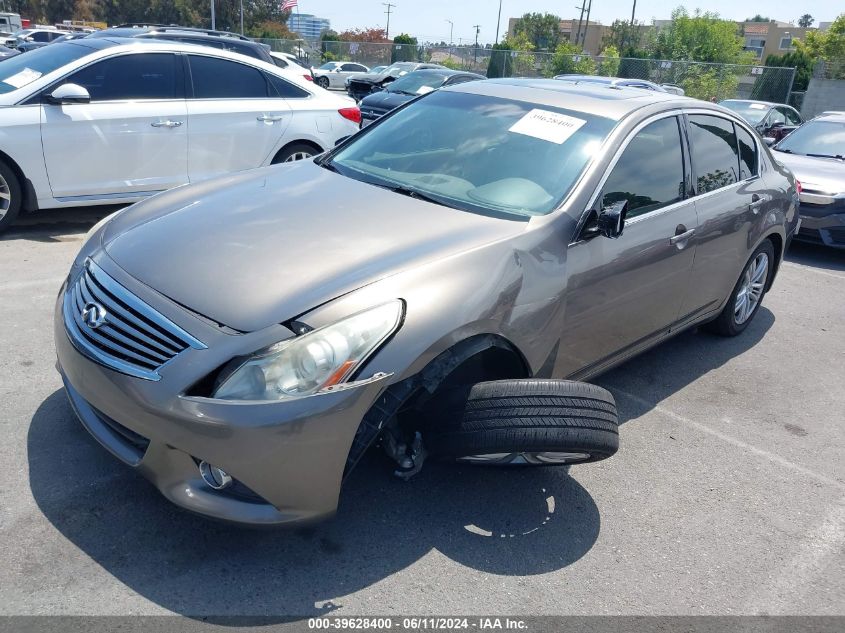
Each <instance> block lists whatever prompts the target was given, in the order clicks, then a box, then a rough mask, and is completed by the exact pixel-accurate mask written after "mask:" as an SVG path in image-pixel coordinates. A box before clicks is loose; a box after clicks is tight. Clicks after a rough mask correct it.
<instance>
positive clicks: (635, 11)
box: [631, 0, 637, 26]
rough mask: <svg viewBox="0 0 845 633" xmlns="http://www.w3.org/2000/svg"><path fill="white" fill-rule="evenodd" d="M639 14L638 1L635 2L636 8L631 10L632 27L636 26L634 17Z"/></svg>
mask: <svg viewBox="0 0 845 633" xmlns="http://www.w3.org/2000/svg"><path fill="white" fill-rule="evenodd" d="M636 13H637V0H634V8H633V9H631V26H634V16H635V15H636Z"/></svg>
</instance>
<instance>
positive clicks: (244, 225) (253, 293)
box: [103, 161, 527, 332]
mask: <svg viewBox="0 0 845 633" xmlns="http://www.w3.org/2000/svg"><path fill="white" fill-rule="evenodd" d="M526 226H527V223H526V222H523V221H518V220H505V219H499V218H492V217H487V216H483V215H479V214H474V213H469V212H465V211H459V210H456V209H450V208H447V207H443V206H440V205H436V204H432V203H429V202H424V201H421V200H415V199H412V198H409V197H407V196H403V195H400V194H397V193H394V192H391V191H388V190H387V189H383V188H380V187H376V186H373V185H368V184H366V183H362V182H359V181H356V180H353V179H351V178H347V177H345V176H341V175H339V174H336V173H334V172H331V171H329V170H327V169H324V168H322V167H319V166H318V165H316V164H314V163H313V162H312V161H301V162H299V163H296V164H292V165H279V166H273V167H266V168H262V169H256V170H251V171H248V172H241V173H240V174H234V175H230V176H226V177H223V178H219V179H216V180H215V181H213V182H202V183H198V184H195V185H188V186H185V187H179V188H177V189H174V190H171V191H170V192H167V193H164V194H160V195H158V196H155V197H153V198H150V199H149V200H147V201H145V202H141V203H139V204H137V205H135V207H132V208H130V209H127V210H126V211H125V212H123V213H121V214H120V215H118V216H117V217H116V218H115V219H114V220H113V221H112V222H110V223H109V224H108V225H107V226H106V229H105V231H104V233H103V244H104V247H105V250H106V252H107V254H108V256H109V257H110V258H111V259H112V260H113V261H114V262H115V263H116V264H117V265H119V266H120V267H121V268H123V269H124V270H125V271H126V272H128V273H129V274H130V275H132V276H133V277H134V278H136V279H138V280H139V281H141V282H143V283H144V284H146V285H148V286H150V287H151V288H153V289H155V290H157V291H158V292H160V293H162V294H164V295H165V296H167V297H169V298H170V299H172V300H173V301H176V302H177V303H179V304H181V305H183V306H185V307H187V308H189V309H191V310H193V311H195V312H197V313H199V314H202V315H204V316H206V317H208V318H210V319H212V320H214V321H217V322H218V323H221V324H224V325H227V326H229V327H232V328H234V329H237V330H241V331H244V332H248V331H254V330H258V329H261V328H264V327H268V326H270V325H272V324H274V323H279V322H283V321H286V320H288V319H291V318H293V317H296V316H299V315H301V314H303V313H305V312H307V311H309V310H311V309H313V308H314V307H316V306H318V305H321V304H322V303H325V302H326V301H330V300H331V299H334V298H336V297H338V296H341V295H343V294H346V293H348V292H351V291H353V290H355V289H357V288H360V287H362V286H364V285H367V284H369V283H372V282H374V281H376V280H378V279H381V278H384V277H386V276H389V275H392V274H395V273H397V272H400V271H402V270H406V269H408V268H410V267H413V266H418V265H422V264H424V263H426V262H430V261H432V260H435V259H439V258H443V257H447V256H450V255H454V254H456V253H460V252H463V251H466V250H469V249H473V248H476V247H478V246H481V245H484V244H486V243H490V242H495V241H499V240H502V239H506V238H509V237H512V236H516V235H518V234H520V233H522V232H524V230H525V228H526Z"/></svg>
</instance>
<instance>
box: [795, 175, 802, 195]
mask: <svg viewBox="0 0 845 633" xmlns="http://www.w3.org/2000/svg"><path fill="white" fill-rule="evenodd" d="M795 193H801V181H800V180H798V179H797V178H796V179H795Z"/></svg>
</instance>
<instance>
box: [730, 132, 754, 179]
mask: <svg viewBox="0 0 845 633" xmlns="http://www.w3.org/2000/svg"><path fill="white" fill-rule="evenodd" d="M735 127H736V139H737V141H738V142H739V179H740V180H745V179H747V178H751V177H753V176H756V175H757V145H756V144H755V143H754V137H752V136H751V134H749V133H748V132H747V131H746V130H745V128H741V127H739V126H738V125H737V126H735Z"/></svg>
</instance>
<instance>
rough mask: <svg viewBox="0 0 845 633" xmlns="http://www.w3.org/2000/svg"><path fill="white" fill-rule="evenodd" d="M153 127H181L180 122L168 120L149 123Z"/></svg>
mask: <svg viewBox="0 0 845 633" xmlns="http://www.w3.org/2000/svg"><path fill="white" fill-rule="evenodd" d="M150 125H152V126H153V127H179V126H180V125H182V122H181V121H171V120H170V119H168V120H167V121H153V122H152V123H150Z"/></svg>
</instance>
